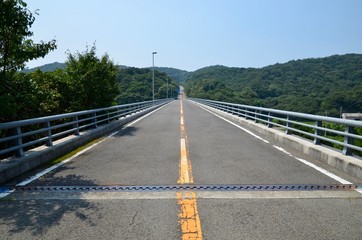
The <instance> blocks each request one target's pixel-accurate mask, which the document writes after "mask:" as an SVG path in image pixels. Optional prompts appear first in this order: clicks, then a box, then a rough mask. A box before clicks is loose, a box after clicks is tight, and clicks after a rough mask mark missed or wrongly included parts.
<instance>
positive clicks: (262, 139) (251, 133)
mask: <svg viewBox="0 0 362 240" xmlns="http://www.w3.org/2000/svg"><path fill="white" fill-rule="evenodd" d="M191 102H192V103H193V104H195V105H196V106H198V107H200V108H202V109H203V110H205V111H206V112H209V113H211V114H213V115H215V116H216V117H218V118H220V119H222V120H224V121H225V122H228V123H230V124H231V125H233V126H235V127H237V128H239V129H241V130H243V131H244V132H246V133H248V134H250V135H251V136H253V137H255V138H257V139H259V140H261V141H263V142H265V143H269V141H268V140H265V139H264V138H262V137H260V136H258V135H256V134H255V133H253V132H251V131H249V130H247V129H245V128H243V127H241V126H239V125H238V124H236V123H233V122H232V121H230V120H228V119H226V118H224V117H221V116H220V115H218V114H216V113H214V112H212V111H210V110H209V109H206V108H205V107H203V106H201V105H200V104H198V103H196V102H194V101H191Z"/></svg>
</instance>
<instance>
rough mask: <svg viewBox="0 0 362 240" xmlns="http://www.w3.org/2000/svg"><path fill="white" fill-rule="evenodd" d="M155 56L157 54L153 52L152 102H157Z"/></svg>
mask: <svg viewBox="0 0 362 240" xmlns="http://www.w3.org/2000/svg"><path fill="white" fill-rule="evenodd" d="M155 54H157V52H152V100H153V102H154V101H155Z"/></svg>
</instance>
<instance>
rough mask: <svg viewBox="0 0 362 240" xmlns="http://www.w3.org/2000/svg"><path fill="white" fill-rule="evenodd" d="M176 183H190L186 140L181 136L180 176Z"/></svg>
mask: <svg viewBox="0 0 362 240" xmlns="http://www.w3.org/2000/svg"><path fill="white" fill-rule="evenodd" d="M178 183H180V184H184V183H190V174H189V162H188V159H187V150H186V141H185V139H184V138H181V161H180V178H179V180H178Z"/></svg>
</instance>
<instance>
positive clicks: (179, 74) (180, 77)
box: [155, 67, 189, 83]
mask: <svg viewBox="0 0 362 240" xmlns="http://www.w3.org/2000/svg"><path fill="white" fill-rule="evenodd" d="M155 69H156V70H158V71H159V72H164V73H166V74H167V75H168V76H169V77H170V78H172V79H173V80H175V81H176V82H178V83H183V82H185V80H186V78H187V77H188V75H189V72H187V71H185V70H180V69H176V68H168V67H155Z"/></svg>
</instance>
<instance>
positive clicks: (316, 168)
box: [189, 100, 362, 194]
mask: <svg viewBox="0 0 362 240" xmlns="http://www.w3.org/2000/svg"><path fill="white" fill-rule="evenodd" d="M189 101H190V102H192V103H193V104H195V105H196V106H198V107H200V108H202V109H204V110H205V111H207V112H209V113H211V114H213V115H215V116H217V117H219V118H221V119H223V120H224V121H226V122H228V123H230V124H232V125H234V126H236V127H238V128H240V129H241V130H243V131H245V132H247V133H249V134H250V135H252V136H253V137H256V138H258V139H260V140H262V141H263V142H265V143H269V141H267V140H264V139H263V138H261V137H259V136H258V135H256V134H254V133H252V132H250V131H249V130H247V129H244V128H243V127H240V126H239V125H237V124H235V123H233V122H231V121H229V120H227V119H225V118H223V117H221V116H219V115H217V114H216V113H214V112H212V111H210V110H208V109H206V108H204V107H203V106H201V105H200V104H198V103H196V102H195V101H192V100H189ZM273 147H274V148H276V149H278V150H279V151H281V152H283V153H285V154H287V155H288V156H290V157H293V158H294V159H296V160H298V161H300V162H302V163H304V164H306V165H307V166H309V167H311V168H314V169H315V170H317V171H319V172H320V173H323V174H324V175H326V176H328V177H330V178H332V179H334V180H336V181H338V182H340V183H342V184H353V183H351V182H349V181H347V180H345V179H343V178H341V177H339V176H337V175H335V174H333V173H331V172H329V171H327V170H325V169H323V168H321V167H318V166H317V165H315V164H313V163H311V162H308V161H307V160H304V159H301V158H298V157H295V156H293V155H292V154H291V153H289V152H288V151H286V150H285V149H283V148H281V147H278V146H275V145H273ZM356 191H357V192H359V193H361V194H362V189H360V188H358V189H356Z"/></svg>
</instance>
